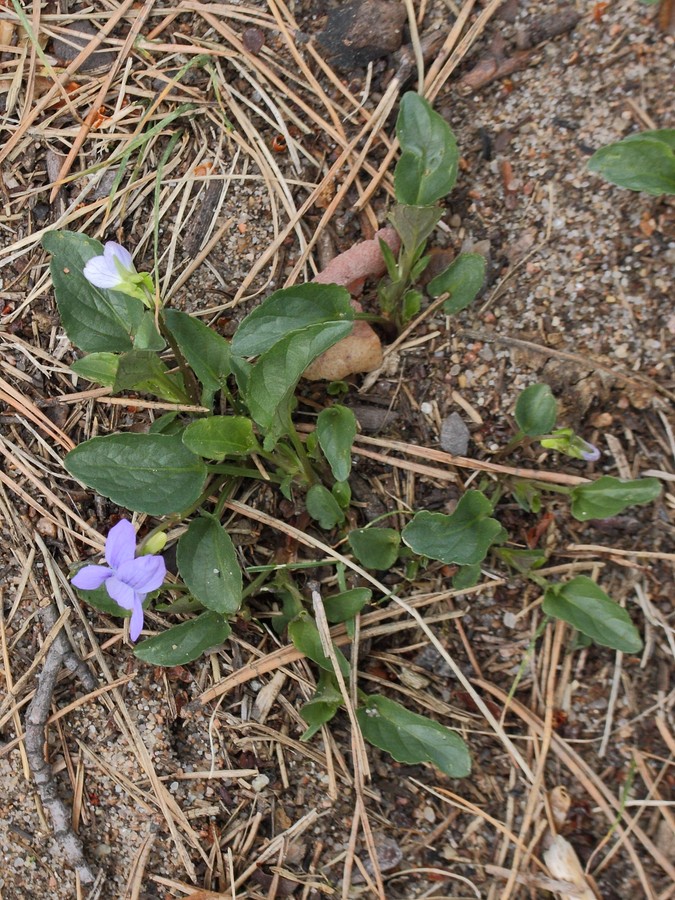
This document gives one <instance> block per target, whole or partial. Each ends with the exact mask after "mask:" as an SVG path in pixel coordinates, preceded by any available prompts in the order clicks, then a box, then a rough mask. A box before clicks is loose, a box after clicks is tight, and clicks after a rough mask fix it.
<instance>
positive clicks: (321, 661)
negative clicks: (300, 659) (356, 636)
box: [288, 610, 349, 678]
mask: <svg viewBox="0 0 675 900" xmlns="http://www.w3.org/2000/svg"><path fill="white" fill-rule="evenodd" d="M288 636H289V638H290V639H291V641H292V642H293V646H294V647H297V648H298V650H299V651H300V652H301V653H304V654H305V656H306V657H307V658H308V659H311V660H312V662H315V663H316V664H317V666H320V667H321V668H322V669H324V670H325V671H326V672H333V663H332V662H331V661H330V659H329V658H328V657H327V656H326V654H325V653H324V652H323V645H322V644H321V636H320V635H319V629H318V628H317V627H316V624H315V622H314V619H313V618H312V617H311V616H310V614H309V613H308V612H306V611H305V610H303V612H301V613H300V615H299V616H298V617H297V618H296V619H294V620H293V621H292V622H290V623H289V625H288ZM335 653H336V656H337V661H338V665H339V666H340V671H341V672H342V674H343V675H344V676H345V678H347V677H348V676H349V663H348V662H347V660H346V659H345V657H344V654H343V653H342V651H341V650H339V649H338V648H337V647H335Z"/></svg>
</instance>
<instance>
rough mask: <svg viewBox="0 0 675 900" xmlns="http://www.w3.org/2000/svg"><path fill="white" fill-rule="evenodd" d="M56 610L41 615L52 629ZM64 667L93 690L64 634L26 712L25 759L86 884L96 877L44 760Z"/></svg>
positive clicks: (58, 834)
mask: <svg viewBox="0 0 675 900" xmlns="http://www.w3.org/2000/svg"><path fill="white" fill-rule="evenodd" d="M57 618H58V615H57V613H56V609H55V608H54V607H53V606H52V605H51V604H50V606H48V607H46V608H45V609H44V610H43V611H42V620H43V622H44V623H45V624H46V625H47V626H48V627H49V626H50V625H53V624H54V622H56V620H57ZM61 666H65V667H66V668H68V669H69V670H70V671H73V672H77V674H78V676H79V678H80V680H81V681H82V683H83V685H84V686H85V688H87V689H89V690H93V688H94V687H95V681H94V678H93V676H92V674H91V672H90V671H89V669H88V668H87V667H86V665H85V664H84V663H83V662H82V661H81V660H79V659H78V658H77V656H76V654H75V653H74V652H73V650H72V648H71V646H70V644H69V643H68V639H67V638H66V636H65V634H64V632H63V631H60V632H59V633H58V634H57V636H56V637H55V639H54V643H53V644H52V645H51V647H50V648H49V650H48V651H47V655H46V656H45V661H44V666H43V667H42V673H41V674H40V675H39V676H38V679H37V682H38V683H37V687H36V689H35V696H34V697H33V699H32V700H31V702H30V704H29V705H28V709H27V711H26V726H25V727H26V737H25V746H26V756H27V758H28V763H29V765H30V769H31V772H32V773H33V779H34V781H35V785H36V787H37V790H38V794H39V795H40V800H41V801H42V805H43V806H44V807H45V809H47V810H48V811H49V814H50V815H51V817H52V823H53V826H54V839H55V840H56V842H57V843H58V845H59V847H60V848H61V850H62V852H63V855H64V857H65V859H66V860H67V862H68V863H69V864H70V865H71V866H72V867H73V869H74V870H75V872H76V873H77V875H78V876H79V879H80V881H81V882H82V883H83V884H92V883H93V882H94V880H95V879H94V873H93V872H92V870H91V869H90V868H89V865H88V864H87V861H86V860H85V858H84V853H83V849H82V842H81V841H80V839H79V838H78V837H77V835H76V834H75V832H74V831H73V828H72V821H71V817H70V813H69V812H68V809H67V808H66V805H65V803H64V802H63V801H62V800H61V798H60V797H59V796H58V793H57V786H56V781H55V780H54V777H53V775H52V768H51V765H50V764H49V762H48V761H47V760H46V758H45V752H44V745H45V740H46V725H47V719H48V718H49V713H50V707H51V702H52V695H53V693H54V687H55V685H56V679H57V678H58V675H59V672H60V670H61Z"/></svg>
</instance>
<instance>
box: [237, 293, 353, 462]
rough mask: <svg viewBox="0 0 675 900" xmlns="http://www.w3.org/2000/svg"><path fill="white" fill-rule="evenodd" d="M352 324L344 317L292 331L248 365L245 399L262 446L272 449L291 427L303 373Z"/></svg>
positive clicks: (346, 331)
mask: <svg viewBox="0 0 675 900" xmlns="http://www.w3.org/2000/svg"><path fill="white" fill-rule="evenodd" d="M350 308H351V307H350ZM352 327H353V323H352V321H351V320H347V319H346V320H345V321H341V322H326V323H323V324H320V325H310V326H309V327H308V328H304V329H303V330H302V331H294V332H293V333H292V334H289V335H287V336H286V337H285V338H283V339H282V340H280V341H277V343H275V344H274V346H273V347H272V348H271V349H270V350H267V351H266V352H265V353H263V354H262V356H261V357H260V358H259V359H258V361H257V362H256V364H255V365H254V366H252V367H251V369H250V372H249V378H248V383H247V385H246V403H247V405H248V409H249V412H250V413H251V416H252V417H253V419H254V421H255V422H257V423H258V425H259V426H260V428H261V429H262V430H263V432H264V433H265V450H272V449H273V448H274V445H275V444H276V442H277V441H278V440H279V438H280V437H281V436H282V435H284V434H286V433H287V432H288V430H289V428H290V415H291V403H292V401H293V395H294V392H295V388H296V385H297V383H298V381H299V380H300V377H301V375H302V373H303V372H304V371H305V369H306V368H307V366H308V365H309V364H310V363H311V362H313V361H314V360H315V359H316V358H317V356H320V355H321V354H322V353H323V352H324V351H325V350H328V348H329V347H332V346H333V344H337V342H338V341H340V340H342V338H344V337H347V335H348V334H349V332H350V331H351V330H352Z"/></svg>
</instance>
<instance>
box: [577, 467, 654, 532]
mask: <svg viewBox="0 0 675 900" xmlns="http://www.w3.org/2000/svg"><path fill="white" fill-rule="evenodd" d="M660 493H661V484H660V482H659V480H658V479H657V478H636V479H635V480H634V481H621V480H620V479H619V478H613V477H612V476H611V475H603V476H602V478H598V480H597V481H594V482H592V483H591V484H580V485H578V486H577V487H575V488H574V490H573V491H572V494H571V498H572V507H571V509H572V515H573V516H574V518H575V519H578V520H579V521H580V522H585V521H586V520H587V519H606V518H608V517H609V516H616V515H618V514H619V513H621V512H623V511H624V509H627V508H628V507H629V506H640V505H641V504H643V503H651V502H652V500H656V498H657V497H658V496H659V494H660Z"/></svg>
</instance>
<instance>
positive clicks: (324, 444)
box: [316, 404, 356, 481]
mask: <svg viewBox="0 0 675 900" xmlns="http://www.w3.org/2000/svg"><path fill="white" fill-rule="evenodd" d="M316 436H317V438H318V440H319V446H320V447H321V449H322V450H323V455H324V456H325V457H326V459H327V460H328V465H329V466H330V468H331V471H332V473H333V477H334V478H335V480H336V481H346V480H347V479H348V478H349V473H350V472H351V468H352V444H353V443H354V438H355V437H356V416H355V415H354V413H353V412H352V411H351V409H348V408H347V407H346V406H340V405H338V404H335V405H334V406H330V407H328V409H323V410H321V412H320V413H319V415H318V418H317V420H316Z"/></svg>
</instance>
